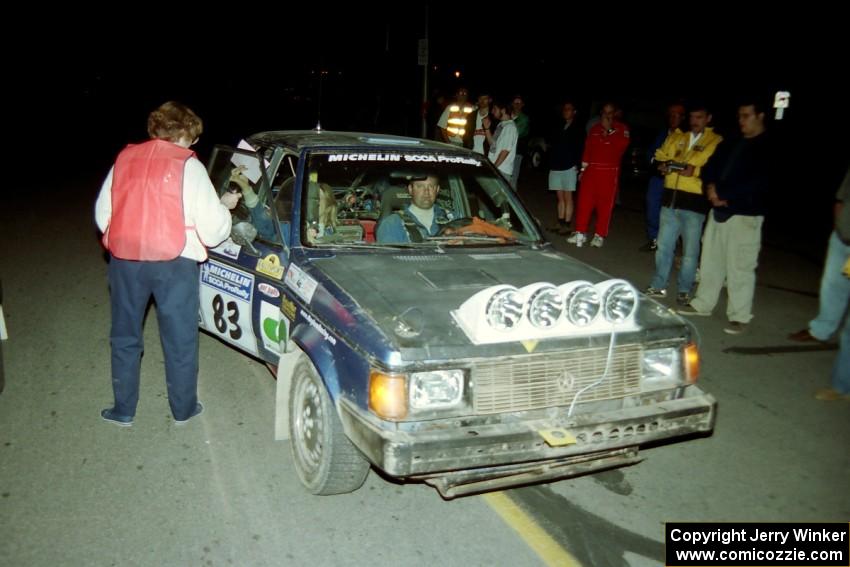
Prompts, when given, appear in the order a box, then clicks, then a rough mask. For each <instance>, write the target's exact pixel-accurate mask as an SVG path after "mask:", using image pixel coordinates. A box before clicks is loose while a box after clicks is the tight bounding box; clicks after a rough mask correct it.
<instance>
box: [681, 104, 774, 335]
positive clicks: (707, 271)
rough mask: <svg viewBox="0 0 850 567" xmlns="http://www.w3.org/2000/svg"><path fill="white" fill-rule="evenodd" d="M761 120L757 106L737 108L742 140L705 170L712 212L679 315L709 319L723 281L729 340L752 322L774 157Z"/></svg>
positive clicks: (725, 145) (725, 146) (719, 154)
mask: <svg viewBox="0 0 850 567" xmlns="http://www.w3.org/2000/svg"><path fill="white" fill-rule="evenodd" d="M765 121H766V117H765V111H764V108H763V107H761V106H760V105H759V104H757V103H755V102H748V103H746V104H742V105H740V106H739V108H738V125H739V126H740V129H741V138H740V139H738V140H736V141H732V142H724V143H723V144H721V145H720V147H719V148H718V151H717V153H716V154H715V156H714V157H713V158H712V160H711V161H710V162H709V163H708V166H707V167H706V168H705V171H704V174H703V181H704V182H705V193H706V196H707V197H708V200H709V201H710V202H711V204H712V207H713V208H712V210H711V212H710V213H709V215H708V223H707V225H706V228H705V236H704V238H703V248H702V260H701V262H700V274H701V278H700V282H699V287H698V288H697V293H696V296H695V297H694V298H693V300H692V301H691V302H690V304H689V305H687V306H686V307H684V308H682V309H680V310H679V313H682V314H684V315H710V314H711V311H712V310H713V309H714V306H715V305H717V301H718V299H719V298H720V290H721V289H723V283H724V281H725V282H726V289H727V293H728V294H729V300H728V303H727V305H726V315H727V317H728V319H729V325H727V326H726V328H725V329H723V330H724V331H725V332H726V333H728V334H730V335H737V334H740V333H742V332H743V331H744V330H746V327H747V324H748V323H749V322H750V320H751V319H752V318H753V313H752V308H753V295H754V293H755V285H756V266H757V265H758V255H759V251H760V250H761V226H762V223H763V222H764V214H765V212H766V211H767V199H768V189H769V185H770V169H771V159H772V158H773V157H774V156H773V152H772V147H771V143H770V138H769V136H768V135H767V133H766V125H765Z"/></svg>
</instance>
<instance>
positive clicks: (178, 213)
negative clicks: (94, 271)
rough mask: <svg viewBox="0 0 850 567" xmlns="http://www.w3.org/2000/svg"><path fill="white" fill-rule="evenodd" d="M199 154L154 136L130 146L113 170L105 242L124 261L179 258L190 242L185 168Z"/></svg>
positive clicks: (123, 152)
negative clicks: (186, 212) (186, 219)
mask: <svg viewBox="0 0 850 567" xmlns="http://www.w3.org/2000/svg"><path fill="white" fill-rule="evenodd" d="M194 155H195V152H193V151H192V150H189V149H187V148H183V147H181V146H178V145H176V144H172V143H171V142H167V141H165V140H159V139H154V140H150V141H148V142H145V143H143V144H138V145H134V144H131V145H129V146H127V147H126V148H125V149H124V150H123V151H122V152H121V153H120V154H118V159H117V160H116V161H115V167H114V169H113V172H112V215H111V216H110V220H109V226H107V228H106V231H105V232H104V233H103V245H104V247H106V249H107V250H109V253H110V254H112V255H113V256H114V257H116V258H121V259H123V260H140V261H162V260H173V259H174V258H177V257H178V256H179V255H180V253H181V252H182V251H183V248H184V247H185V246H186V229H187V228H192V227H187V226H185V224H186V221H185V218H184V213H183V169H184V167H185V165H186V161H187V160H188V159H189V158H190V157H192V156H194Z"/></svg>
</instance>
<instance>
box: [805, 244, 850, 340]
mask: <svg viewBox="0 0 850 567" xmlns="http://www.w3.org/2000/svg"><path fill="white" fill-rule="evenodd" d="M847 258H850V245H847V244H844V243H843V242H841V239H840V238H838V234H837V233H836V232H835V231H832V236H830V238H829V248H828V249H827V252H826V264H825V265H824V267H823V276H822V277H821V281H820V300H819V309H818V314H817V317H815V318H814V319H812V320H811V321H810V322H809V332H810V333H811V334H812V336H813V337H815V338H816V339H819V340H822V341H826V340H829V338H830V337H832V335H834V334H835V333H836V332H837V331H838V329H839V328H840V327H841V320H842V319H843V318H844V314H845V312H846V311H847V303H848V300H850V279H848V278H847V277H846V276H845V275H843V274H842V273H841V270H842V269H844V264H846V263H847ZM848 356H850V354H848Z"/></svg>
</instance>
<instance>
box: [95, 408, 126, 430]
mask: <svg viewBox="0 0 850 567" xmlns="http://www.w3.org/2000/svg"><path fill="white" fill-rule="evenodd" d="M100 417H101V418H103V421H108V422H109V423H114V424H115V425H119V426H121V427H130V426H131V425H133V416H131V415H121V414H120V413H115V408H106V409H105V410H103V411H102V412H100Z"/></svg>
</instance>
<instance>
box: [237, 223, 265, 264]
mask: <svg viewBox="0 0 850 567" xmlns="http://www.w3.org/2000/svg"><path fill="white" fill-rule="evenodd" d="M230 238H231V239H232V240H233V242H235V243H236V244H238V245H239V246H242V247H243V248H244V249H245V251H246V252H247V253H248V254H251V255H252V256H259V255H260V251H259V250H257V249H256V248H254V245H253V244H252V242H254V240H255V239H256V238H257V229H256V227H254V225H253V224H251V223H250V222H248V221H239V222H237V223H236V224H234V225H233V227H232V228H231V229H230Z"/></svg>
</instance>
